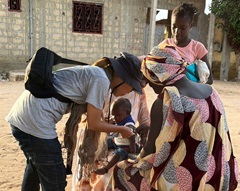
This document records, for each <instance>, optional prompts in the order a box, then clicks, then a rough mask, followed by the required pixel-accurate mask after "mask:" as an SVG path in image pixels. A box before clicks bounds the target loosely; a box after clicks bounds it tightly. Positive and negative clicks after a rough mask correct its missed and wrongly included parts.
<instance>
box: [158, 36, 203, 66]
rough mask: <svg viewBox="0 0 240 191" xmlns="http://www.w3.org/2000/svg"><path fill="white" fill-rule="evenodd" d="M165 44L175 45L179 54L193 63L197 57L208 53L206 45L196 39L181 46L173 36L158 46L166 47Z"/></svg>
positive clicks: (199, 57)
mask: <svg viewBox="0 0 240 191" xmlns="http://www.w3.org/2000/svg"><path fill="white" fill-rule="evenodd" d="M165 46H174V47H175V48H176V50H177V51H178V52H179V54H180V55H181V56H182V57H183V58H184V59H185V60H186V61H187V62H189V63H193V62H194V61H195V60H197V59H201V58H203V57H204V56H205V55H206V54H207V53H208V51H207V49H206V48H205V46H204V45H203V44H202V43H201V42H198V41H196V40H193V39H192V40H191V41H190V43H189V44H188V45H187V46H185V47H179V46H177V45H176V44H175V43H174V39H173V38H168V39H165V40H163V41H162V42H161V43H160V44H159V45H158V47H159V48H164V47H165Z"/></svg>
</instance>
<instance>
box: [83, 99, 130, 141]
mask: <svg viewBox="0 0 240 191" xmlns="http://www.w3.org/2000/svg"><path fill="white" fill-rule="evenodd" d="M101 114H102V111H101V110H100V109H97V108H96V107H94V106H93V105H92V104H89V103H88V104H87V122H88V128H89V129H92V130H95V131H102V132H106V133H110V132H118V133H121V135H122V137H124V138H130V137H131V136H132V135H133V133H132V131H131V130H130V129H129V128H128V127H125V126H117V125H113V124H110V123H106V122H104V121H102V119H101Z"/></svg>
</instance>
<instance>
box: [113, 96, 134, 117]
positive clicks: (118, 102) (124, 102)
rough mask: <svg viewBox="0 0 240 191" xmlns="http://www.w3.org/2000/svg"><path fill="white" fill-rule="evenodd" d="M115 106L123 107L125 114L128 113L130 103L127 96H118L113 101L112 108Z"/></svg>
mask: <svg viewBox="0 0 240 191" xmlns="http://www.w3.org/2000/svg"><path fill="white" fill-rule="evenodd" d="M117 107H121V108H123V109H124V110H125V111H126V112H127V114H129V115H130V113H131V110H132V105H131V103H130V101H129V100H128V99H127V98H118V99H117V100H116V101H115V102H114V104H113V107H112V109H114V108H117Z"/></svg>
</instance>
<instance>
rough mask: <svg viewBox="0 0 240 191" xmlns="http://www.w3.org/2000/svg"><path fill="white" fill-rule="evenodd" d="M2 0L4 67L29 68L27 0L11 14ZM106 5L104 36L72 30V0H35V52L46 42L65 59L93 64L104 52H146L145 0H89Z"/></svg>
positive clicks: (0, 38) (1, 60)
mask: <svg viewBox="0 0 240 191" xmlns="http://www.w3.org/2000/svg"><path fill="white" fill-rule="evenodd" d="M7 2H8V1H5V0H0V42H1V43H0V68H1V70H3V69H4V70H8V69H12V68H15V69H17V68H25V66H26V64H25V61H26V60H28V59H29V58H30V56H31V55H30V34H29V28H30V27H29V26H30V25H29V20H30V19H29V18H30V15H29V1H27V0H22V1H21V2H22V3H21V9H22V11H21V12H9V11H8V5H7ZM84 2H92V3H103V30H102V31H103V32H102V34H83V33H73V32H72V0H51V1H49V0H39V1H35V0H33V24H32V26H33V33H32V42H33V47H32V49H33V52H35V51H36V50H37V49H38V48H40V47H42V46H45V47H47V48H49V49H51V50H54V51H55V52H56V53H58V54H59V55H61V56H63V57H67V58H71V59H76V60H81V61H83V62H88V63H92V62H94V61H95V60H96V59H99V58H101V57H102V56H110V57H112V56H114V55H118V54H119V52H120V51H127V52H130V53H133V54H136V55H141V54H142V52H143V43H144V31H145V26H146V11H147V9H146V3H147V1H143V0H131V1H130V0H91V1H89V0H86V1H84Z"/></svg>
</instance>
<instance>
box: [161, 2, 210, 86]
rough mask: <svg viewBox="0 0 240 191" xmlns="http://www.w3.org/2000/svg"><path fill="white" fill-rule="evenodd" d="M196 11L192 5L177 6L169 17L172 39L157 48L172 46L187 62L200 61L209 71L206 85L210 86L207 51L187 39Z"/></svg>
mask: <svg viewBox="0 0 240 191" xmlns="http://www.w3.org/2000/svg"><path fill="white" fill-rule="evenodd" d="M196 12H197V9H196V8H195V7H194V6H193V5H192V4H187V3H183V4H182V5H180V6H177V7H176V8H175V9H174V10H173V12H172V17H171V31H172V35H173V38H167V39H165V40H163V41H162V42H161V43H160V44H159V45H158V46H159V48H161V49H162V48H164V47H165V46H174V47H175V48H176V50H177V51H178V52H179V54H180V55H181V56H182V57H183V58H184V59H185V60H186V61H187V62H188V63H194V62H195V61H196V60H202V61H203V62H205V63H206V64H207V67H208V69H209V77H208V81H207V82H206V83H208V84H212V83H213V77H212V71H211V68H210V65H209V62H208V59H207V53H208V51H207V49H206V48H205V47H204V45H203V44H202V43H200V42H198V41H196V40H193V39H190V38H189V37H188V35H189V31H190V29H191V27H192V24H193V17H194V14H195V13H196Z"/></svg>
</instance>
